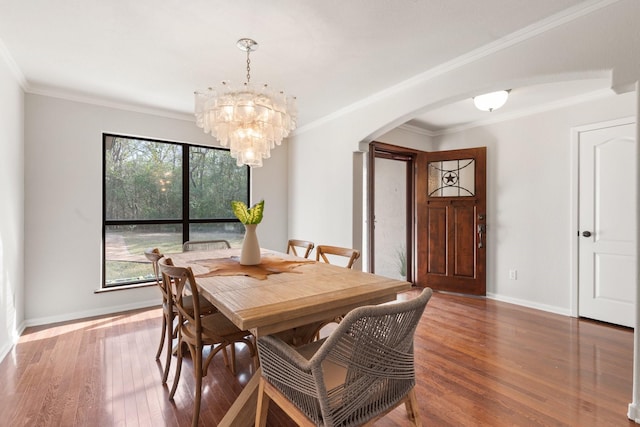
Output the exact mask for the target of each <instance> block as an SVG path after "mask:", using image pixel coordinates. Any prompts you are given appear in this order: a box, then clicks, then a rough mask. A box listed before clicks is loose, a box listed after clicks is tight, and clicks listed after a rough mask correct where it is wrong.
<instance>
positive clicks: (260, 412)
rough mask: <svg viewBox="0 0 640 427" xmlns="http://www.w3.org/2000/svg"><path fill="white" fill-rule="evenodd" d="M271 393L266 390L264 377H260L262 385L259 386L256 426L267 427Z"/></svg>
mask: <svg viewBox="0 0 640 427" xmlns="http://www.w3.org/2000/svg"><path fill="white" fill-rule="evenodd" d="M270 401H271V399H270V398H269V395H268V394H267V393H265V392H264V378H262V377H260V385H259V386H258V406H257V408H256V423H255V425H256V427H265V426H266V425H267V413H268V411H269V402H270Z"/></svg>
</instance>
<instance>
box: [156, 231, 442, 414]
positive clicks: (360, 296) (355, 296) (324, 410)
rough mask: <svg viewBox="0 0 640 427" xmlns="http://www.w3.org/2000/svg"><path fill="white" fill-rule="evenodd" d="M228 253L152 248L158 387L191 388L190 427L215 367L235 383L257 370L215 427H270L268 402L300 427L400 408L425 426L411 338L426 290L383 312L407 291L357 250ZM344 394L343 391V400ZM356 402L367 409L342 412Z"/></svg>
mask: <svg viewBox="0 0 640 427" xmlns="http://www.w3.org/2000/svg"><path fill="white" fill-rule="evenodd" d="M296 245H298V246H296ZM230 246H231V245H228V244H226V243H225V242H224V241H222V242H220V241H216V242H212V241H204V242H201V244H200V245H198V244H197V243H194V242H187V243H185V245H184V246H183V249H184V250H183V251H182V252H177V253H167V254H161V253H160V251H159V250H158V249H157V248H148V249H146V250H145V256H146V258H147V259H148V261H149V262H150V263H151V264H152V265H153V267H154V273H155V274H156V277H157V285H158V287H159V289H160V290H161V295H162V298H163V301H162V303H163V319H162V320H161V321H160V319H159V320H158V323H162V328H159V329H161V334H160V335H161V339H160V343H159V346H158V349H157V353H156V359H157V360H158V364H159V366H162V375H161V378H158V381H162V383H163V385H164V384H166V390H167V393H166V394H167V395H166V398H167V399H169V400H174V401H175V400H177V399H178V398H179V396H180V395H181V394H184V392H185V389H184V388H185V387H189V388H190V387H191V384H193V390H191V391H189V393H193V396H194V398H193V417H192V425H193V426H196V425H199V424H198V423H199V422H200V421H201V420H200V417H199V415H200V414H199V411H200V407H201V406H200V404H201V399H202V390H203V388H205V389H206V388H208V389H209V394H211V393H215V394H217V393H216V392H215V388H216V387H217V386H220V384H216V383H217V381H216V379H215V378H212V376H213V375H214V374H212V373H210V372H209V371H208V369H207V368H208V366H209V364H210V363H211V361H212V360H216V361H215V362H214V363H218V364H219V361H220V359H222V360H223V363H224V366H225V367H226V369H228V370H229V371H230V372H231V373H232V375H235V374H236V372H243V375H245V376H246V375H247V372H249V373H250V379H248V380H247V382H246V384H245V385H244V387H243V389H242V390H241V391H240V392H239V394H238V396H237V398H236V399H235V400H234V401H233V402H232V404H231V405H230V407H229V409H228V410H227V411H226V414H225V416H224V417H223V418H222V419H221V420H220V422H219V423H218V425H220V426H248V425H254V424H255V425H262V426H265V425H275V424H270V423H269V422H268V408H269V406H277V407H278V408H279V410H282V411H284V412H285V414H286V415H287V417H289V418H290V419H291V420H293V421H294V422H295V423H296V424H298V425H343V424H344V423H345V420H349V419H350V418H351V421H350V423H351V424H349V425H362V424H365V423H367V422H370V421H374V420H375V419H378V418H380V417H382V416H384V415H385V414H386V413H387V412H388V411H390V410H392V409H394V408H395V407H397V406H399V405H402V404H405V405H406V408H407V419H408V420H410V421H411V422H412V423H413V425H421V424H420V418H419V415H418V410H417V402H416V400H415V399H416V398H415V394H414V393H413V387H414V385H415V374H414V371H413V333H414V331H415V328H416V326H417V323H418V321H419V319H420V316H421V315H422V311H423V310H424V308H425V305H426V304H427V301H428V300H429V298H430V296H431V290H430V289H426V290H425V291H423V292H421V293H420V294H419V295H417V296H416V297H415V298H410V299H409V301H410V302H409V301H402V302H396V303H393V304H387V303H389V302H392V301H395V300H396V299H397V295H398V293H402V292H405V291H407V290H409V289H410V288H411V285H410V283H408V282H405V281H402V280H396V279H390V278H387V277H383V276H378V275H375V274H370V273H365V272H362V271H358V270H355V269H353V268H351V267H352V265H353V262H354V261H355V260H356V259H357V258H358V257H359V252H358V251H357V250H352V249H349V248H340V247H335V246H328V245H317V246H316V245H315V244H313V243H312V242H308V241H300V240H295V239H294V240H291V241H289V242H288V245H287V251H286V252H288V253H283V252H279V251H274V250H269V249H266V248H260V254H259V261H258V262H257V263H250V264H243V262H242V253H241V252H242V248H231V247H230ZM296 249H297V251H296ZM314 251H315V257H314V256H312V252H314ZM314 258H315V259H314ZM245 261H246V260H245ZM407 304H409V306H406V305H407ZM405 306H406V307H405ZM392 307H393V309H392ZM371 309H377V310H382V311H381V312H379V313H372V312H370V311H371ZM362 310H365V311H364V312H362ZM393 310H396V311H397V312H396V313H393ZM374 311H375V310H374ZM407 313H413V314H412V315H407ZM350 316H351V317H350ZM354 316H355V317H354ZM327 325H329V326H327ZM367 325H368V326H367ZM385 340H386V341H385ZM334 341H335V342H334ZM365 343H366V344H365ZM374 343H376V344H374ZM354 346H355V347H354ZM381 348H382V349H385V350H384V351H382V352H381V351H380V349H381ZM367 349H369V351H366V350H367ZM236 351H239V352H240V353H241V354H244V355H245V357H243V358H242V362H240V363H244V364H245V365H244V366H237V363H238V360H236V354H235V353H236ZM383 354H384V356H383ZM247 355H249V358H248V359H249V360H247V357H246V356H247ZM300 362H302V363H301V364H300ZM247 363H248V365H247ZM309 363H315V364H316V365H315V368H312V367H310V366H308V364H309ZM375 371H378V372H375ZM394 371H396V372H394ZM412 374H413V375H412ZM368 376H369V377H370V378H368V379H365V378H366V377H368ZM181 377H184V378H189V377H190V378H193V380H191V379H188V380H185V379H182V380H181ZM314 381H317V382H318V383H317V384H316V383H315V382H314ZM207 383H209V384H207ZM303 384H304V386H303V389H302V390H301V389H300V386H301V385H303ZM347 384H351V385H352V386H353V387H356V388H357V389H358V390H359V391H358V392H355V394H354V389H349V387H347V386H346V385H347ZM338 390H340V391H341V393H342V392H345V393H346V394H344V395H342V394H341V393H338V394H340V396H341V397H339V398H338V397H336V393H337V392H338ZM367 390H369V392H368V393H365V391H367ZM220 395H222V393H220ZM354 395H355V396H358V397H359V398H360V399H359V400H360V402H359V403H352V404H349V405H346V406H345V399H348V398H352V397H353V396H354ZM366 395H368V396H369V398H368V399H366V398H363V397H364V396H366ZM348 396H350V397H348ZM390 396H392V397H390ZM356 400H358V399H356ZM269 402H271V405H269ZM310 402H311V403H310ZM330 402H331V403H330ZM176 404H177V402H176ZM345 407H351V408H352V409H351V410H350V411H346V412H345V409H344V408H345ZM345 417H346V418H345ZM200 425H201V424H200Z"/></svg>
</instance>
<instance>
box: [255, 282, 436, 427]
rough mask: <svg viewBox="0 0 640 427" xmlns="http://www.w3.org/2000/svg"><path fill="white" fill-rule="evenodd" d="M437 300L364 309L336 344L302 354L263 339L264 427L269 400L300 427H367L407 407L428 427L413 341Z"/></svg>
mask: <svg viewBox="0 0 640 427" xmlns="http://www.w3.org/2000/svg"><path fill="white" fill-rule="evenodd" d="M431 295H432V291H431V289H429V288H425V289H424V290H423V291H422V293H421V294H420V295H419V296H417V297H416V298H413V299H411V300H407V301H402V302H398V303H394V304H382V305H378V306H367V307H360V308H357V309H355V310H353V311H351V312H350V313H348V314H347V315H346V316H345V317H344V319H343V320H342V322H341V323H340V325H338V327H337V328H336V330H335V331H334V332H333V333H332V334H331V335H330V336H329V337H328V338H326V339H325V340H323V341H319V342H315V343H312V344H309V345H307V346H302V347H300V348H293V347H290V346H288V345H287V344H286V343H284V342H283V341H282V340H280V339H279V338H278V337H276V336H275V335H268V336H265V337H261V338H259V339H258V350H259V355H260V364H261V366H262V374H263V377H262V379H261V388H260V390H262V392H263V394H261V395H259V397H258V402H259V403H258V412H257V415H256V425H264V421H265V420H264V417H263V416H264V415H266V405H267V404H268V401H269V399H268V398H267V399H265V396H264V394H266V395H267V396H269V397H270V398H271V399H273V401H275V402H277V403H278V404H279V405H280V406H281V407H283V409H284V410H285V412H287V413H288V414H289V415H291V416H292V418H293V419H294V420H295V421H296V422H298V423H299V424H307V425H323V426H356V425H362V424H364V423H367V422H370V421H371V420H375V419H378V418H380V417H382V416H383V415H384V414H386V413H388V412H389V411H390V410H392V409H393V408H395V407H397V406H398V405H400V404H402V403H405V404H406V406H407V412H408V414H409V418H410V419H411V420H412V421H413V422H414V424H415V425H420V418H419V414H418V412H417V401H416V396H415V391H414V386H415V369H414V360H413V336H414V333H415V329H416V326H417V324H418V322H419V320H420V318H421V316H422V313H423V311H424V309H425V306H426V304H427V302H428V301H429V299H430V298H431ZM287 402H288V403H287ZM289 403H290V404H289Z"/></svg>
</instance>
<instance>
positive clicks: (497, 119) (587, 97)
mask: <svg viewBox="0 0 640 427" xmlns="http://www.w3.org/2000/svg"><path fill="white" fill-rule="evenodd" d="M607 96H616V93H615V92H613V91H612V90H611V89H600V90H597V91H594V92H591V93H588V94H583V95H578V96H574V97H571V98H566V99H562V100H559V101H554V102H549V103H547V104H541V105H536V106H535V107H530V108H523V109H521V110H518V111H514V112H512V113H502V114H499V115H496V116H494V117H490V118H488V119H483V120H478V121H475V122H471V123H465V124H463V125H460V126H454V127H449V128H446V129H442V130H438V131H433V136H441V135H449V134H453V133H457V132H462V131H466V130H469V129H473V128H476V127H481V126H487V125H491V124H495V123H501V122H506V121H509V120H514V119H519V118H522V117H527V116H531V115H534V114H538V113H545V112H549V111H552V110H557V109H560V108H566V107H570V106H572V105H577V104H582V103H584V102H587V101H593V100H596V99H601V98H605V97H607Z"/></svg>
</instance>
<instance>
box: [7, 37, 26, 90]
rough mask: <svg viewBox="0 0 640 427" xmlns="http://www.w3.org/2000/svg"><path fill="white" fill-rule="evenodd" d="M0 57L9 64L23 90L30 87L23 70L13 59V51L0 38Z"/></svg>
mask: <svg viewBox="0 0 640 427" xmlns="http://www.w3.org/2000/svg"><path fill="white" fill-rule="evenodd" d="M0 58H2V60H3V61H4V63H5V64H7V67H9V70H10V71H11V74H13V77H14V78H15V79H16V81H17V82H18V84H19V85H20V87H21V88H22V90H23V91H25V92H26V91H27V90H28V89H29V83H28V82H27V79H26V78H25V76H24V74H23V73H22V70H21V69H20V67H19V66H18V63H17V62H16V61H15V60H14V59H13V56H11V52H9V49H7V46H6V45H5V44H4V42H3V41H2V39H0Z"/></svg>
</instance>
